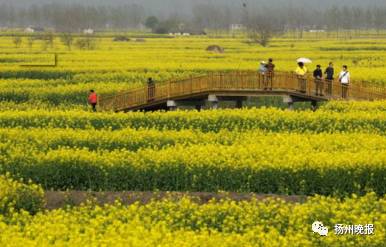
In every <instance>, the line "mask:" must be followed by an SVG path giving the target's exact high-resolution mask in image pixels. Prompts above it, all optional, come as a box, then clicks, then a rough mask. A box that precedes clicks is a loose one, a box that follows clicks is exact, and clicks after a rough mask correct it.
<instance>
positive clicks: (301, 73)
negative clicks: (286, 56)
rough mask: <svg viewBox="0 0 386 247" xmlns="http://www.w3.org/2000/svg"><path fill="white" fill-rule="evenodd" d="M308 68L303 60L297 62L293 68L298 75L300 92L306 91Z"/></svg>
mask: <svg viewBox="0 0 386 247" xmlns="http://www.w3.org/2000/svg"><path fill="white" fill-rule="evenodd" d="M307 72H308V70H307V67H306V66H305V65H304V63H303V62H298V67H297V68H296V70H295V73H296V75H297V76H298V81H299V91H300V92H301V93H305V92H306V91H307V78H306V74H307Z"/></svg>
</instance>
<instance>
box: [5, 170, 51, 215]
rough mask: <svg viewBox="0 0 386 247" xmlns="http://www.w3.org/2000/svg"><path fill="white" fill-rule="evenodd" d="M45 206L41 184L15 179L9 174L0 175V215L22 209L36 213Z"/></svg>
mask: <svg viewBox="0 0 386 247" xmlns="http://www.w3.org/2000/svg"><path fill="white" fill-rule="evenodd" d="M43 206H44V194H43V189H42V188H41V187H40V186H38V185H35V184H32V183H31V182H29V183H28V184H24V183H22V182H18V181H15V180H13V179H11V178H10V177H9V175H5V176H0V215H1V214H5V215H7V214H12V213H13V212H15V211H21V210H25V211H28V212H29V213H31V214H35V213H37V212H38V211H40V210H41V209H42V208H43Z"/></svg>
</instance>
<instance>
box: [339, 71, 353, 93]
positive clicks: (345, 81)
mask: <svg viewBox="0 0 386 247" xmlns="http://www.w3.org/2000/svg"><path fill="white" fill-rule="evenodd" d="M339 82H340V83H341V85H342V98H344V99H345V98H347V96H348V86H349V85H350V72H349V71H348V70H347V65H343V70H342V72H340V74H339Z"/></svg>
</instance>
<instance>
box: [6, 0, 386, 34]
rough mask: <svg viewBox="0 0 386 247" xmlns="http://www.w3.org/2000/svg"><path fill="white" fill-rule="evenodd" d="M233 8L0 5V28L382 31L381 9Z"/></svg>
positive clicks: (385, 20)
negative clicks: (153, 25) (242, 26)
mask: <svg viewBox="0 0 386 247" xmlns="http://www.w3.org/2000/svg"><path fill="white" fill-rule="evenodd" d="M235 6H237V5H233V7H232V6H229V5H226V4H213V3H199V4H195V5H192V7H191V11H190V12H191V13H190V14H186V13H179V12H178V11H176V12H174V13H173V14H168V15H164V14H161V13H149V12H148V10H147V9H145V8H144V7H143V6H142V5H140V4H126V5H122V6H116V5H115V6H87V5H81V4H60V3H59V4H58V3H55V4H43V5H39V6H37V5H33V6H28V7H24V8H23V7H14V6H13V5H10V4H2V5H0V26H6V27H25V26H44V27H51V28H55V29H56V30H58V31H78V30H80V29H84V28H94V29H106V28H111V29H117V28H119V29H126V28H138V27H139V26H140V25H141V24H144V23H145V22H146V19H147V18H148V17H149V16H152V15H154V16H156V17H157V18H158V19H159V20H160V21H159V22H170V23H184V24H185V25H186V26H190V27H194V28H195V29H204V28H210V29H226V28H228V27H229V25H230V24H233V23H241V22H243V21H244V22H246V21H248V23H247V24H252V23H253V22H252V20H254V21H259V22H261V20H262V19H269V23H270V26H272V28H274V29H300V28H302V29H304V28H326V29H330V30H337V29H365V28H366V29H368V28H374V29H384V28H386V7H370V6H368V7H365V6H364V7H354V6H353V7H349V6H340V7H327V8H325V9H324V8H323V5H322V4H321V5H320V6H321V7H320V8H319V9H318V8H315V9H305V8H303V7H301V6H295V5H291V4H288V5H280V6H276V5H273V6H269V5H268V6H260V7H259V6H256V5H248V4H243V3H242V2H240V4H239V6H237V7H235Z"/></svg>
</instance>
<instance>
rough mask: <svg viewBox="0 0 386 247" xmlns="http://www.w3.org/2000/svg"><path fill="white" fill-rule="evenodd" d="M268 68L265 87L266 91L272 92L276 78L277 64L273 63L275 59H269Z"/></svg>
mask: <svg viewBox="0 0 386 247" xmlns="http://www.w3.org/2000/svg"><path fill="white" fill-rule="evenodd" d="M265 67H266V68H267V75H266V81H267V82H266V85H264V87H265V88H264V89H265V90H268V89H269V90H272V87H273V85H272V84H273V77H274V76H275V64H274V63H273V59H272V58H270V59H268V63H267V64H266V66H265Z"/></svg>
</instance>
